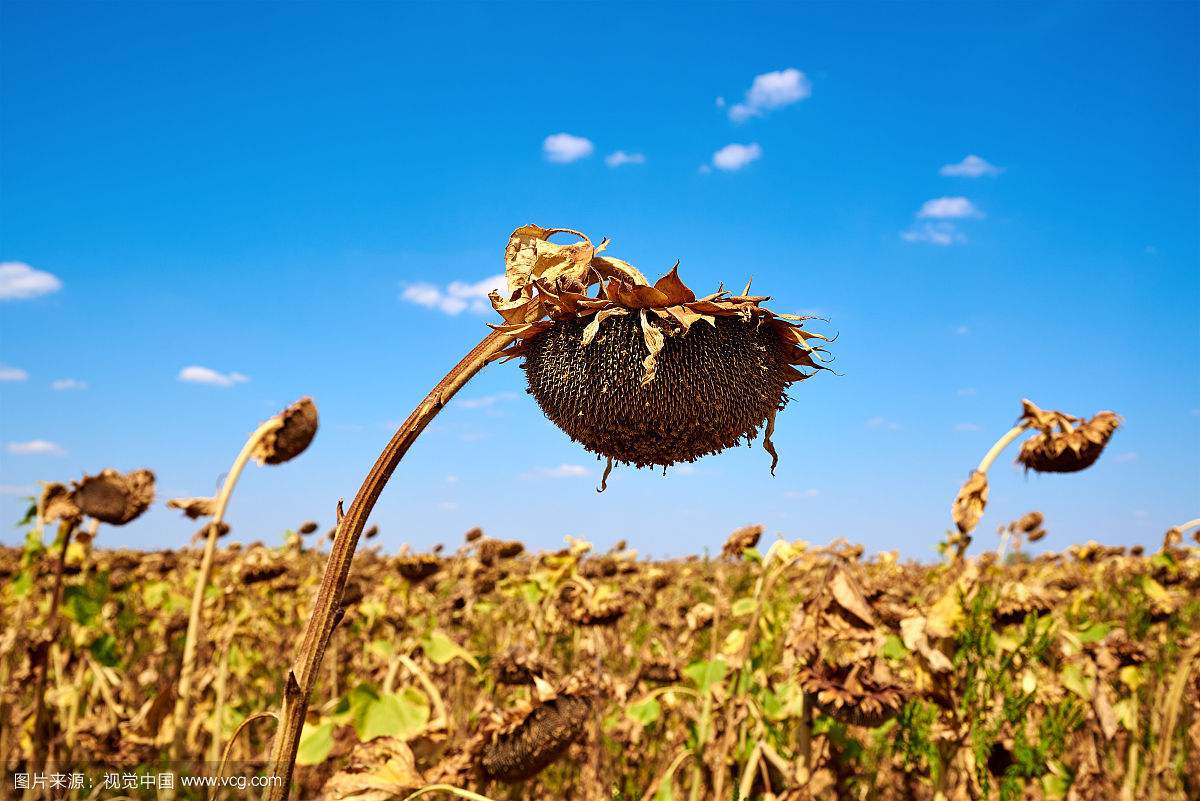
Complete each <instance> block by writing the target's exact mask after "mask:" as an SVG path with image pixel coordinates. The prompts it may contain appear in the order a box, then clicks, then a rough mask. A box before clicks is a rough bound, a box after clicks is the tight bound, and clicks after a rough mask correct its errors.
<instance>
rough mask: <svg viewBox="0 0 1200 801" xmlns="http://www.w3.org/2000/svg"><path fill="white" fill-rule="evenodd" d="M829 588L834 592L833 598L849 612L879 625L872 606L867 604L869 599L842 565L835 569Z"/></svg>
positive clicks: (870, 624)
mask: <svg viewBox="0 0 1200 801" xmlns="http://www.w3.org/2000/svg"><path fill="white" fill-rule="evenodd" d="M829 589H830V591H831V592H832V593H833V598H834V600H835V601H837V602H838V604H839V605H841V607H842V608H843V609H845V610H846V611H847V612H850V613H851V614H853V615H854V616H855V617H856V618H858V619H859V620H861V621H862V622H863V623H865V624H867V625H868V626H872V627H873V626H875V625H877V623H876V620H875V615H874V613H873V612H872V611H871V607H870V606H868V605H867V599H866V598H865V597H863V594H862V590H860V589H859V588H858V586H857V584H855V583H854V582H853V580H852V579H851V578H850V577H849V576H848V575H846V571H845V570H843V569H841V568H840V567H839V568H838V569H837V570H835V571H834V573H833V579H832V580H831V581H830V583H829Z"/></svg>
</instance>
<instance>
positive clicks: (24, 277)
mask: <svg viewBox="0 0 1200 801" xmlns="http://www.w3.org/2000/svg"><path fill="white" fill-rule="evenodd" d="M62 285H63V284H62V281H60V280H59V278H58V276H56V275H54V274H53V273H48V272H46V271H45V270H35V269H34V268H32V267H30V266H29V265H28V264H26V263H25V262H23V261H5V262H0V300H28V299H29V298H36V297H39V296H41V295H49V294H50V293H51V292H57V291H58V290H60V289H62Z"/></svg>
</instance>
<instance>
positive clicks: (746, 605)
mask: <svg viewBox="0 0 1200 801" xmlns="http://www.w3.org/2000/svg"><path fill="white" fill-rule="evenodd" d="M729 610H730V612H732V614H733V616H734V617H742V616H743V615H749V614H752V613H753V612H754V599H753V598H750V597H746V598H738V599H737V600H736V601H734V602H733V604H732V605H731V606H730V607H729Z"/></svg>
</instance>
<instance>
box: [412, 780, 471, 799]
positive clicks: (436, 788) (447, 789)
mask: <svg viewBox="0 0 1200 801" xmlns="http://www.w3.org/2000/svg"><path fill="white" fill-rule="evenodd" d="M430 793H450V794H451V795H456V796H458V797H459V798H466V799H469V801H492V799H490V798H488V797H487V796H486V795H480V794H479V793H472V792H471V791H470V790H464V789H462V788H461V787H454V786H453V785H449V784H428V785H426V786H424V787H422V788H421V789H420V790H417V791H416V792H415V793H412V794H411V795H406V796H405V797H404V801H412V799H414V798H420V797H421V796H423V795H429V794H430Z"/></svg>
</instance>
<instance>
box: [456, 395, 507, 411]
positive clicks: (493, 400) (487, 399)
mask: <svg viewBox="0 0 1200 801" xmlns="http://www.w3.org/2000/svg"><path fill="white" fill-rule="evenodd" d="M517 397H518V395H517V393H515V392H497V393H496V394H495V395H482V396H480V397H478V398H463V399H462V400H456V401H454V405H455V406H460V407H462V408H463V409H489V408H491V407H493V406H495V405H496V404H498V403H503V402H504V401H510V400H513V399H515V398H517Z"/></svg>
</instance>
